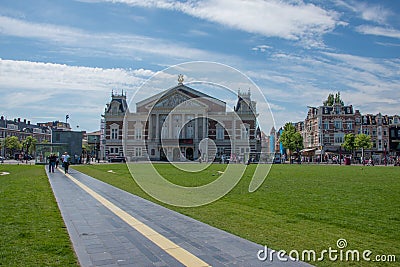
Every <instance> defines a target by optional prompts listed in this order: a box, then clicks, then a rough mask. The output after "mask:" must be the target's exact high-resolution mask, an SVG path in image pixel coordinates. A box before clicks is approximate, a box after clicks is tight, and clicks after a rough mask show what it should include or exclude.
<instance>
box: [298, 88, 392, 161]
mask: <svg viewBox="0 0 400 267" xmlns="http://www.w3.org/2000/svg"><path fill="white" fill-rule="evenodd" d="M330 97H331V99H330ZM329 99H330V101H329ZM296 125H297V127H296V128H297V130H298V131H299V132H300V133H301V134H302V136H303V145H304V150H303V151H304V152H314V154H313V155H314V156H315V157H317V158H319V160H321V158H320V157H321V154H322V155H325V157H326V155H327V154H326V153H328V154H329V153H330V154H336V155H338V154H342V153H345V152H346V151H345V150H344V149H343V148H342V144H343V143H344V136H345V135H346V134H349V133H352V134H355V135H357V134H360V133H363V134H366V135H369V136H370V137H371V142H372V147H371V149H367V150H365V155H364V157H365V158H373V159H375V161H376V162H378V163H379V162H381V161H382V159H383V158H384V157H385V156H387V155H392V156H396V155H399V153H400V145H399V143H400V141H399V140H400V138H399V135H400V132H399V131H398V130H397V129H398V128H399V127H400V118H399V116H398V115H395V116H387V115H382V114H381V113H378V114H361V113H360V111H359V110H354V108H353V106H352V105H345V104H344V102H343V101H342V100H341V99H340V94H339V93H338V94H336V96H335V97H333V95H330V96H329V97H328V100H327V101H325V102H324V103H323V105H322V106H319V107H309V109H308V113H307V117H306V119H305V120H304V122H299V123H297V124H296ZM347 152H348V151H347ZM356 156H357V157H358V158H360V157H361V152H357V153H356Z"/></svg>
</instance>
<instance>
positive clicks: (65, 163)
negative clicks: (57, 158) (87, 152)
mask: <svg viewBox="0 0 400 267" xmlns="http://www.w3.org/2000/svg"><path fill="white" fill-rule="evenodd" d="M61 161H62V165H63V167H64V173H68V167H69V164H70V162H71V156H70V155H68V153H67V152H64V155H62V157H61Z"/></svg>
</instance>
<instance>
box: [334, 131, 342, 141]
mask: <svg viewBox="0 0 400 267" xmlns="http://www.w3.org/2000/svg"><path fill="white" fill-rule="evenodd" d="M334 141H335V144H343V142H344V134H343V133H335V140H334Z"/></svg>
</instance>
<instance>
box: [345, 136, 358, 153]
mask: <svg viewBox="0 0 400 267" xmlns="http://www.w3.org/2000/svg"><path fill="white" fill-rule="evenodd" d="M355 138H356V137H355V135H354V134H352V133H349V134H346V135H345V136H344V143H343V144H342V146H343V147H344V148H345V149H346V150H349V151H353V150H354V149H355V148H356V146H355Z"/></svg>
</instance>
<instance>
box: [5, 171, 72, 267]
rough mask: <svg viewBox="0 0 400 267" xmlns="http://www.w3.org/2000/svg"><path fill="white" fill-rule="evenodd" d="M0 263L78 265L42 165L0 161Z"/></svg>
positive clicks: (6, 264)
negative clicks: (9, 163)
mask: <svg viewBox="0 0 400 267" xmlns="http://www.w3.org/2000/svg"><path fill="white" fill-rule="evenodd" d="M2 172H8V173H10V174H8V175H1V176H0V207H1V208H0V244H1V245H0V265H1V266H78V264H77V259H76V257H75V254H74V252H73V250H72V244H71V243H70V239H69V236H68V233H67V230H66V228H65V226H64V222H63V220H62V218H61V214H60V211H59V210H58V207H57V203H56V201H55V198H54V196H53V193H52V190H51V188H50V184H49V181H48V178H47V176H46V173H45V171H44V167H43V166H24V165H0V173H2Z"/></svg>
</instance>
